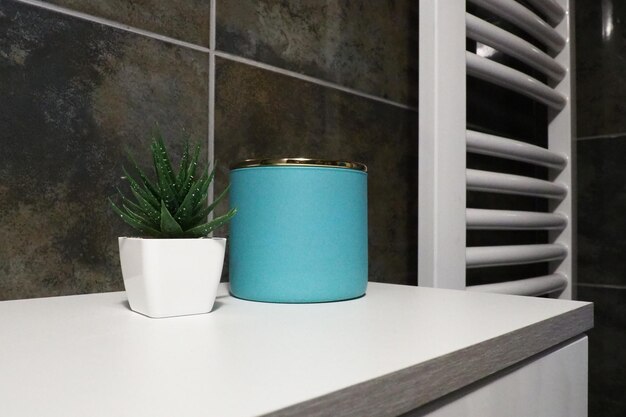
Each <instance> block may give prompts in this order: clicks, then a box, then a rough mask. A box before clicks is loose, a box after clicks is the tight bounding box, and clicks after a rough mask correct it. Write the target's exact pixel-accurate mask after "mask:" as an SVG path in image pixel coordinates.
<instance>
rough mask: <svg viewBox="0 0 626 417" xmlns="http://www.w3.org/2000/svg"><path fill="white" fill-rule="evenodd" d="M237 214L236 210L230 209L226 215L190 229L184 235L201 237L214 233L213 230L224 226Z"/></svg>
mask: <svg viewBox="0 0 626 417" xmlns="http://www.w3.org/2000/svg"><path fill="white" fill-rule="evenodd" d="M235 214H237V209H236V208H232V209H230V210H229V211H228V213H226V214H224V215H223V216H220V217H217V218H215V219H213V220H211V221H210V222H208V223H204V224H201V225H199V226H195V227H192V228H191V229H189V230H185V235H186V236H189V237H203V236H206V235H208V234H209V233H211V232H212V231H214V230H215V229H217V228H219V227H221V226H223V225H225V224H226V223H228V222H229V221H230V219H232V218H233V217H234V216H235Z"/></svg>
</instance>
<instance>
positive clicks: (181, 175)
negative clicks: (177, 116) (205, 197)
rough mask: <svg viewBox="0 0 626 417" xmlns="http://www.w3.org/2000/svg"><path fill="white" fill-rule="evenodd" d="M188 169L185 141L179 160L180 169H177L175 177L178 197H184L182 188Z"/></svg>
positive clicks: (187, 143)
mask: <svg viewBox="0 0 626 417" xmlns="http://www.w3.org/2000/svg"><path fill="white" fill-rule="evenodd" d="M188 169H189V141H188V140H186V141H185V149H184V150H183V156H182V157H181V158H180V167H179V168H178V175H177V176H176V192H177V193H178V197H179V198H181V197H184V195H181V194H182V189H183V186H184V185H185V183H186V181H187V170H188Z"/></svg>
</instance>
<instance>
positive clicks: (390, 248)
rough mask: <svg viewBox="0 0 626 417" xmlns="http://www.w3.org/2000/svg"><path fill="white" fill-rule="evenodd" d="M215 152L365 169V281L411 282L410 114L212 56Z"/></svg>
mask: <svg viewBox="0 0 626 417" xmlns="http://www.w3.org/2000/svg"><path fill="white" fill-rule="evenodd" d="M215 152H216V157H217V159H218V160H220V161H222V167H221V172H220V173H221V174H222V175H221V179H220V181H218V185H217V187H218V189H222V188H223V187H224V179H225V178H226V172H227V165H228V164H231V163H233V162H236V161H238V160H242V159H246V158H264V157H276V156H283V157H284V156H308V157H313V158H322V159H333V160H354V161H361V162H364V163H365V164H367V165H368V167H369V236H370V279H372V280H375V281H383V282H393V283H402V284H415V282H416V269H417V224H416V220H417V113H415V112H412V111H407V110H403V109H400V108H398V107H394V106H390V105H387V104H383V103H379V102H376V101H372V100H369V99H364V98H361V97H358V96H354V95H351V94H347V93H342V92H340V91H337V90H334V89H329V88H325V87H321V86H319V85H316V84H312V83H307V82H303V81H300V80H297V79H294V78H290V77H286V76H283V75H279V74H276V73H272V72H268V71H265V70H261V69H258V68H254V67H250V66H247V65H244V64H239V63H235V62H232V61H228V60H223V59H218V60H217V70H216V111H215Z"/></svg>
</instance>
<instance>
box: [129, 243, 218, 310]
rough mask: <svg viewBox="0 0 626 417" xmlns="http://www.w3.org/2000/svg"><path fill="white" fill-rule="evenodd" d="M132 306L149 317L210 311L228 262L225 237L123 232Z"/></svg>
mask: <svg viewBox="0 0 626 417" xmlns="http://www.w3.org/2000/svg"><path fill="white" fill-rule="evenodd" d="M118 243H119V248H120V262H121V264H122V275H123V277H124V287H125V288H126V294H127V296H128V303H129V304H130V308H131V309H132V310H133V311H136V312H137V313H141V314H144V315H146V316H149V317H155V318H158V317H172V316H183V315H188V314H201V313H208V312H210V311H211V309H212V308H213V303H214V302H215V295H216V293H217V287H218V285H219V282H220V276H221V275H222V266H223V265H224V251H225V249H226V239H224V238H203V239H142V238H131V237H120V238H119V239H118Z"/></svg>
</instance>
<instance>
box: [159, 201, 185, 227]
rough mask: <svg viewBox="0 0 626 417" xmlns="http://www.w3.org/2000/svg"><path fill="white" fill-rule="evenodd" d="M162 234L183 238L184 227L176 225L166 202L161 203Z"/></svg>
mask: <svg viewBox="0 0 626 417" xmlns="http://www.w3.org/2000/svg"><path fill="white" fill-rule="evenodd" d="M161 232H163V233H165V234H167V235H169V236H181V235H182V234H183V229H182V227H180V225H179V224H178V223H176V220H174V217H172V214H171V213H170V212H169V210H168V209H167V206H166V205H165V202H164V201H161Z"/></svg>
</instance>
